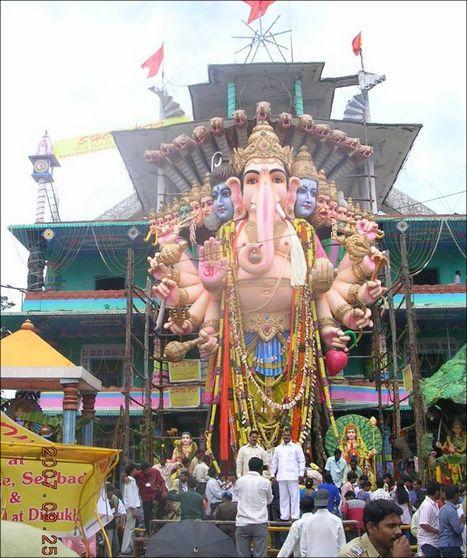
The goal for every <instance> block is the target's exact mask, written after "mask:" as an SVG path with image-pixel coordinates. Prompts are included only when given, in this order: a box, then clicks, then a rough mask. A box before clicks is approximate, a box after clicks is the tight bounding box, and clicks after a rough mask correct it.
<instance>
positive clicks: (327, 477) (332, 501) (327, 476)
mask: <svg viewBox="0 0 467 558" xmlns="http://www.w3.org/2000/svg"><path fill="white" fill-rule="evenodd" d="M323 481H324V482H322V483H321V484H319V485H318V490H320V489H323V490H326V491H327V493H328V500H329V502H328V510H329V511H330V512H331V513H337V512H338V510H339V504H340V501H341V495H340V494H339V490H338V489H337V486H336V485H335V484H334V483H333V482H332V477H331V473H328V472H327V471H326V472H325V473H324V475H323Z"/></svg>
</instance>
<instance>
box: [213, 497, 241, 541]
mask: <svg viewBox="0 0 467 558" xmlns="http://www.w3.org/2000/svg"><path fill="white" fill-rule="evenodd" d="M213 518H214V519H216V520H218V521H235V520H236V518H237V502H233V501H232V493H231V492H224V493H223V494H222V502H221V503H220V504H219V505H218V506H217V508H216V510H215V512H214V515H213ZM219 529H220V530H221V531H224V533H225V534H226V535H229V537H234V536H235V526H234V525H219Z"/></svg>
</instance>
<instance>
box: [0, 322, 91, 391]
mask: <svg viewBox="0 0 467 558" xmlns="http://www.w3.org/2000/svg"><path fill="white" fill-rule="evenodd" d="M33 329H34V326H33V324H32V323H31V322H30V321H29V320H26V321H25V322H24V323H23V325H22V326H21V329H19V330H18V331H16V332H15V333H12V334H11V335H8V336H6V337H4V338H3V339H2V340H1V341H0V349H1V354H0V367H1V379H2V388H3V389H28V390H38V391H42V390H47V391H50V390H52V391H54V390H60V389H62V387H61V383H60V380H72V381H76V382H77V383H78V384H79V389H80V390H82V391H94V392H95V391H99V390H100V389H101V387H102V384H101V381H100V380H98V379H97V378H96V377H95V376H93V375H92V374H91V373H89V372H88V371H87V370H86V369H84V368H83V367H82V366H75V365H74V364H73V363H72V362H71V361H70V360H68V359H67V358H66V357H65V356H63V355H62V354H61V353H59V352H58V351H57V350H56V349H54V348H53V347H52V346H50V345H49V344H48V343H47V342H46V341H44V340H43V339H41V337H39V336H38V335H37V334H36V333H35V332H34V331H33Z"/></svg>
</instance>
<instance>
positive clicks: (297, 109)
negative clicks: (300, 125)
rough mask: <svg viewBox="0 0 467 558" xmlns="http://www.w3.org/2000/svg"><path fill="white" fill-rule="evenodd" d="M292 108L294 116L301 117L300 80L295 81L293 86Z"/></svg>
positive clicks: (301, 97)
mask: <svg viewBox="0 0 467 558" xmlns="http://www.w3.org/2000/svg"><path fill="white" fill-rule="evenodd" d="M294 106H295V114H296V115H297V116H301V115H302V114H303V94H302V80H301V79H296V80H295V84H294Z"/></svg>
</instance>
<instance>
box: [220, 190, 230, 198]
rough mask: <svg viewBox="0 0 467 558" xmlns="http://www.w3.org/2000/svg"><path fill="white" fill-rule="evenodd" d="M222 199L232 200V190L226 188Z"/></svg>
mask: <svg viewBox="0 0 467 558" xmlns="http://www.w3.org/2000/svg"><path fill="white" fill-rule="evenodd" d="M221 194H222V197H223V198H230V196H231V195H232V192H231V191H230V188H224V189H223V190H222V192H221Z"/></svg>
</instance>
